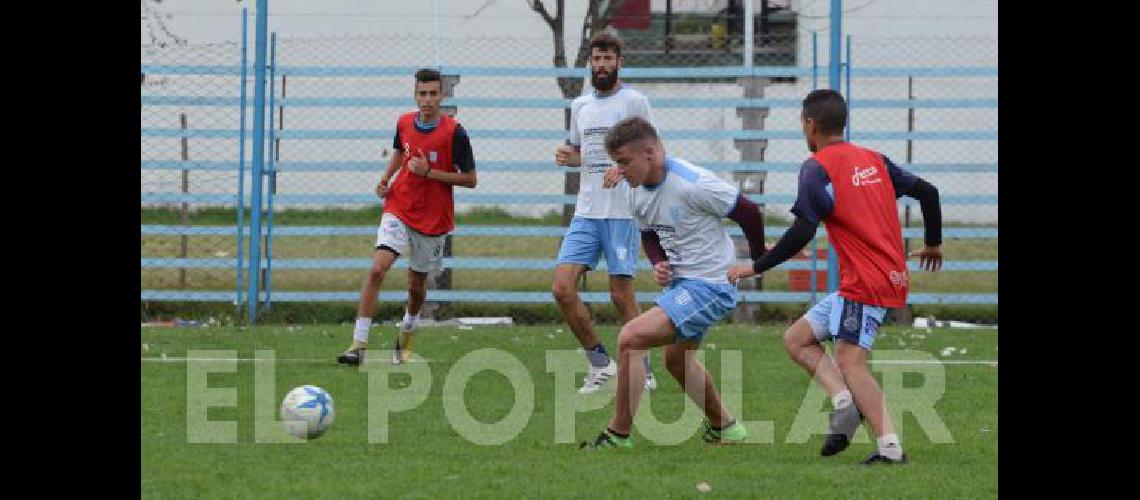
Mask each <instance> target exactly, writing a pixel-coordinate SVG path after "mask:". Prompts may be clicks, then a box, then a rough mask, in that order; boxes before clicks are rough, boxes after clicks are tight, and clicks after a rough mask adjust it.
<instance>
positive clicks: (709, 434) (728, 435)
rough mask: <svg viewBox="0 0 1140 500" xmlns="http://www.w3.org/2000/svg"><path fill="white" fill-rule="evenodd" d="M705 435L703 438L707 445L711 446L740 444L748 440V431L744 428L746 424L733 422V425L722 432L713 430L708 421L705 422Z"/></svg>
mask: <svg viewBox="0 0 1140 500" xmlns="http://www.w3.org/2000/svg"><path fill="white" fill-rule="evenodd" d="M704 424H705V433H704V435H702V436H701V439H703V440H704V441H705V442H706V443H709V444H739V443H743V442H744V440H745V439H748V430H747V429H745V428H744V424H741V423H740V422H738V421H736V420H733V421H732V424H730V425H729V426H728V427H725V428H723V429H721V430H719V431H718V430H716V429H713V428H712V425H711V424H709V421H708V420H705V422H704Z"/></svg>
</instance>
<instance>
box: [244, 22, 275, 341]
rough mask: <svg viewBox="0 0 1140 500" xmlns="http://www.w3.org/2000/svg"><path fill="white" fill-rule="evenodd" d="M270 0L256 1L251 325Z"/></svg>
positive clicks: (256, 271)
mask: <svg viewBox="0 0 1140 500" xmlns="http://www.w3.org/2000/svg"><path fill="white" fill-rule="evenodd" d="M268 3H269V0H257V14H256V15H257V17H256V19H255V21H254V23H255V24H254V37H253V38H254V42H253V52H254V53H253V162H252V165H250V167H251V168H252V171H251V172H250V173H251V178H250V181H251V182H252V183H253V184H252V185H251V186H250V191H251V192H250V214H249V215H250V221H249V234H250V238H249V294H248V295H247V296H246V303H247V304H248V307H247V309H248V310H249V324H251V325H256V324H257V306H258V304H259V303H260V302H261V301H260V297H261V296H260V295H259V294H258V284H259V282H260V281H261V279H260V274H261V273H260V271H261V192H262V189H263V184H262V180H261V176H262V175H263V172H264V170H265V66H266V64H265V38H266V37H265V35H266V33H265V32H266V30H267V29H268V26H269V22H268V17H269V16H268V12H267V10H266V9H267V8H268Z"/></svg>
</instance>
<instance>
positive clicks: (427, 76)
mask: <svg viewBox="0 0 1140 500" xmlns="http://www.w3.org/2000/svg"><path fill="white" fill-rule="evenodd" d="M416 82H417V83H419V82H440V85H443V77H442V76H440V75H439V71H437V70H434V69H431V68H424V69H421V70H419V71H417V72H416Z"/></svg>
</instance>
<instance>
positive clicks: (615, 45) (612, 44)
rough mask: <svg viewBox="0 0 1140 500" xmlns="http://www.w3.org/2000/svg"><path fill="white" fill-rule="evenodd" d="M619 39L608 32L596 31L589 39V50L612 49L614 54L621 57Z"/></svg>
mask: <svg viewBox="0 0 1140 500" xmlns="http://www.w3.org/2000/svg"><path fill="white" fill-rule="evenodd" d="M621 46H622V43H621V39H620V38H618V37H616V36H614V35H612V34H610V33H598V34H597V35H594V38H592V39H590V51H591V52H593V51H594V49H598V50H612V51H614V54H617V56H618V57H621Z"/></svg>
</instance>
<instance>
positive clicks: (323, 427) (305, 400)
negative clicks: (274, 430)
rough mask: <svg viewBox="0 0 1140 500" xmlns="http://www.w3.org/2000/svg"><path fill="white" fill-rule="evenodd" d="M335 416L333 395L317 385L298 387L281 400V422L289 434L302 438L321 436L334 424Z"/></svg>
mask: <svg viewBox="0 0 1140 500" xmlns="http://www.w3.org/2000/svg"><path fill="white" fill-rule="evenodd" d="M334 417H336V409H335V407H334V406H333V398H332V396H331V395H329V393H328V392H327V391H325V390H324V389H321V388H320V387H317V386H315V385H302V386H301V387H297V388H295V389H293V390H291V391H289V394H286V395H285V400H284V401H282V402H281V423H283V424H285V430H286V431H288V432H289V434H292V435H294V436H296V437H298V438H301V439H315V438H318V437H320V436H321V434H324V433H325V431H327V430H328V429H329V426H330V425H332V423H333V418H334Z"/></svg>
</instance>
